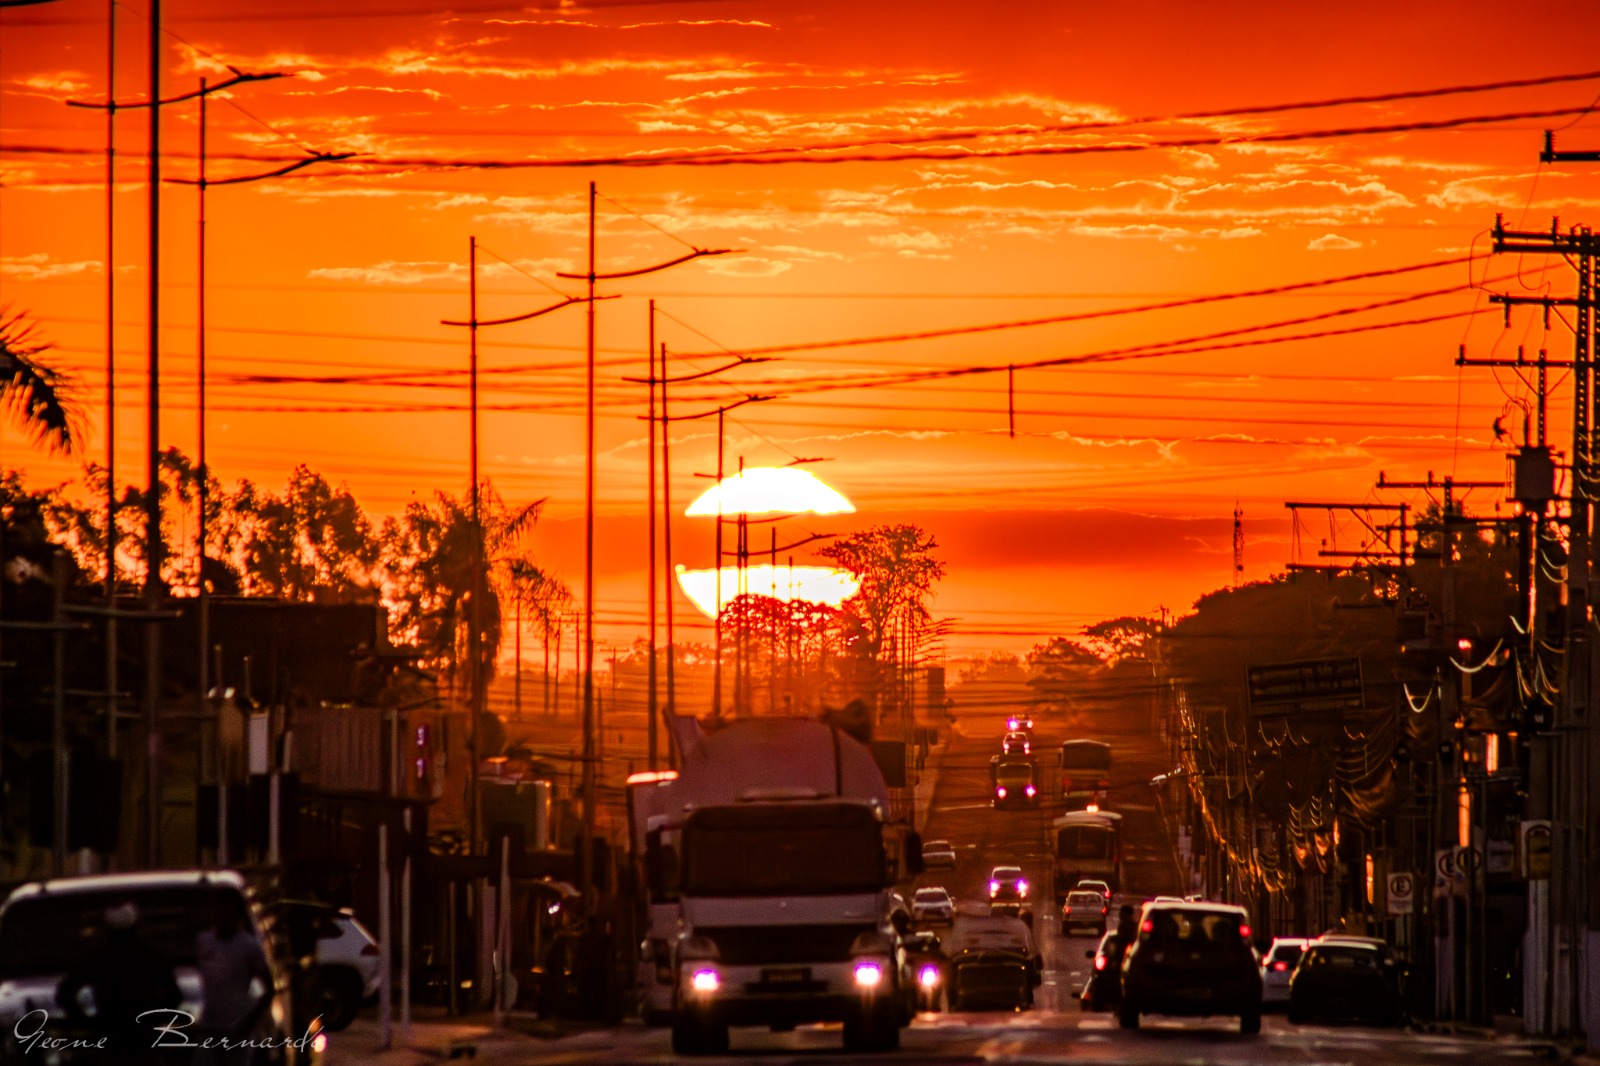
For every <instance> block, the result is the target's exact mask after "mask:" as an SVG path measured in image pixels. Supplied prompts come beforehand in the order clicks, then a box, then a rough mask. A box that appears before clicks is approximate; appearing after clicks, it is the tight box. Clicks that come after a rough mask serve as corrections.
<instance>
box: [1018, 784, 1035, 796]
mask: <svg viewBox="0 0 1600 1066" xmlns="http://www.w3.org/2000/svg"><path fill="white" fill-rule="evenodd" d="M1022 791H1024V792H1026V793H1027V794H1028V795H1029V797H1033V796H1036V795H1038V794H1039V790H1038V789H1036V788H1034V787H1033V786H1032V785H1029V786H1028V787H1027V788H1025V789H1023V790H1022Z"/></svg>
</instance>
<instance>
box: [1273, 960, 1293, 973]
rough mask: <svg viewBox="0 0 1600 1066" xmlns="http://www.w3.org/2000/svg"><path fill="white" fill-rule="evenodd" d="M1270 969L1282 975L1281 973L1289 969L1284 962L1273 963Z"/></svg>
mask: <svg viewBox="0 0 1600 1066" xmlns="http://www.w3.org/2000/svg"><path fill="white" fill-rule="evenodd" d="M1272 968H1273V970H1275V971H1276V972H1278V973H1282V972H1283V971H1285V970H1287V969H1288V968H1289V964H1288V963H1286V962H1275V963H1273V964H1272Z"/></svg>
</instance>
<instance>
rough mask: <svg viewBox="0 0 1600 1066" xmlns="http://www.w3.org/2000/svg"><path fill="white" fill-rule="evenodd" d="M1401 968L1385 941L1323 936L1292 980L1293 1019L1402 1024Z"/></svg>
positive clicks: (1312, 944)
mask: <svg viewBox="0 0 1600 1066" xmlns="http://www.w3.org/2000/svg"><path fill="white" fill-rule="evenodd" d="M1400 1004H1401V994H1400V965H1399V963H1398V961H1397V960H1396V959H1395V958H1394V955H1393V953H1392V952H1390V951H1389V950H1388V947H1387V945H1385V944H1384V943H1383V942H1382V941H1370V940H1367V939H1365V938H1357V937H1323V938H1320V939H1317V940H1313V941H1311V942H1310V943H1308V944H1307V945H1306V947H1305V951H1304V953H1302V954H1301V956H1300V962H1299V964H1298V965H1296V966H1295V969H1294V973H1293V975H1292V976H1291V978H1290V981H1289V1021H1290V1022H1293V1023H1295V1024H1299V1023H1301V1022H1308V1021H1311V1020H1312V1019H1313V1018H1341V1019H1343V1018H1348V1019H1359V1020H1363V1021H1369V1022H1372V1023H1374V1024H1377V1025H1394V1024H1395V1023H1396V1022H1398V1021H1399V1020H1400Z"/></svg>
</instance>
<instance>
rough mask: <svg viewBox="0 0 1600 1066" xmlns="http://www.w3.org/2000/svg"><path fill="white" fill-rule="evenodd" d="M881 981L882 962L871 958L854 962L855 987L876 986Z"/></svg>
mask: <svg viewBox="0 0 1600 1066" xmlns="http://www.w3.org/2000/svg"><path fill="white" fill-rule="evenodd" d="M882 983H883V964H882V963H878V962H874V961H872V960H871V959H863V960H862V961H861V962H858V963H856V987H857V988H877V987H878V986H879V985H880V984H882Z"/></svg>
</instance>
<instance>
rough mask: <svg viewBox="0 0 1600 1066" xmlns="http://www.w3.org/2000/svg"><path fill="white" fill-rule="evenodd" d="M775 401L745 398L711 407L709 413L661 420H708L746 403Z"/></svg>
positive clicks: (764, 397)
mask: <svg viewBox="0 0 1600 1066" xmlns="http://www.w3.org/2000/svg"><path fill="white" fill-rule="evenodd" d="M776 399H777V397H776V396H746V397H745V398H744V399H742V400H740V401H739V402H738V403H725V404H723V405H722V406H721V407H713V408H712V409H711V410H709V411H701V412H700V413H699V414H694V415H673V416H672V417H671V418H666V419H663V420H662V421H665V422H693V421H694V420H695V419H697V418H710V417H711V416H712V415H716V414H726V413H727V412H729V411H732V410H734V409H735V408H739V407H743V406H744V405H745V404H747V403H765V402H766V401H768V400H776Z"/></svg>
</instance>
